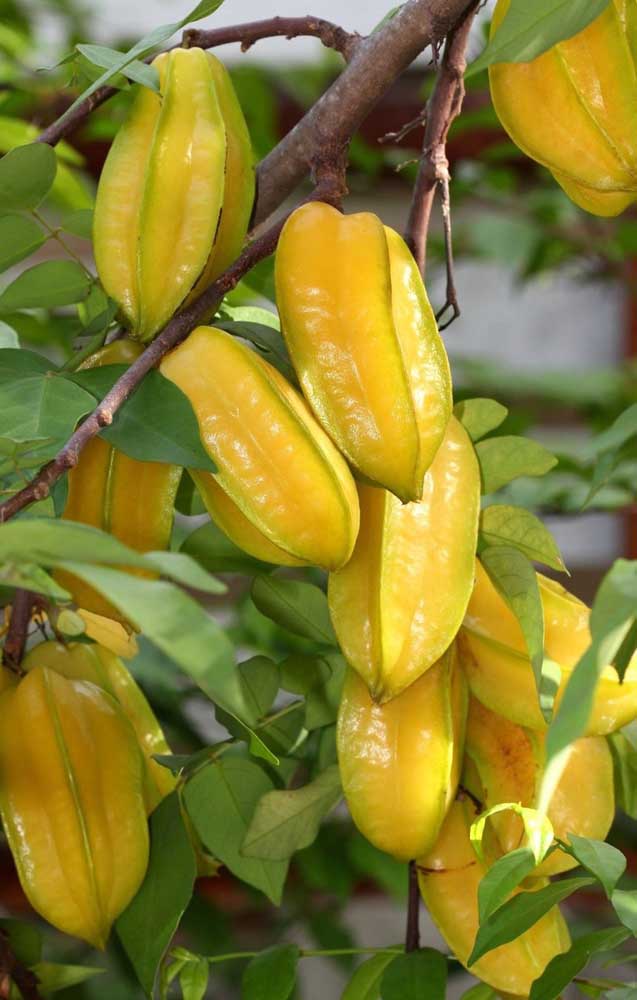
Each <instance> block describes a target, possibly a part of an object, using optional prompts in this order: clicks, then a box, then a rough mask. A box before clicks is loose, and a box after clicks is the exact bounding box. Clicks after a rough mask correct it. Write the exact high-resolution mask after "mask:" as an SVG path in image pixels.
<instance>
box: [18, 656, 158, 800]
mask: <svg viewBox="0 0 637 1000" xmlns="http://www.w3.org/2000/svg"><path fill="white" fill-rule="evenodd" d="M22 666H23V669H24V670H25V671H26V672H27V673H29V672H30V671H31V670H35V669H36V668H37V667H47V668H48V669H49V670H54V671H55V672H56V673H58V674H61V675H62V676H63V677H67V678H68V679H69V680H78V681H90V682H91V683H92V684H95V685H96V686H97V687H99V688H101V689H102V691H106V692H107V694H109V695H110V696H111V697H112V698H114V699H115V701H116V702H117V703H118V704H119V706H120V708H121V709H122V711H123V713H124V715H125V716H126V718H127V719H128V721H129V722H130V723H131V725H132V727H133V729H134V730H135V733H136V735H137V739H138V741H139V745H140V747H141V750H142V752H143V754H144V757H145V759H146V766H147V770H148V778H147V782H146V786H147V787H146V798H147V802H148V809H149V812H152V810H153V809H154V808H155V806H156V805H158V803H159V802H160V801H161V799H162V798H163V797H164V796H165V795H168V794H169V792H171V791H172V790H173V788H174V787H175V778H174V776H173V775H172V774H171V772H170V771H169V770H168V769H167V768H165V767H162V766H161V764H158V763H157V761H155V760H153V754H169V753H170V747H169V746H168V743H167V742H166V737H165V736H164V734H163V732H162V729H161V726H160V725H159V722H158V721H157V719H156V717H155V713H154V712H153V710H152V708H151V707H150V705H149V704H148V702H147V700H146V697H145V695H144V693H143V691H142V690H141V688H140V687H139V686H138V685H137V683H136V681H135V679H134V677H133V676H132V674H131V673H130V671H129V670H127V669H126V667H125V666H124V664H123V663H122V661H121V660H120V659H119V657H118V656H116V655H115V654H114V653H112V652H111V651H110V650H108V649H106V648H105V647H104V646H99V645H98V644H97V643H86V642H71V643H69V644H68V645H64V644H63V643H61V642H41V643H39V644H38V645H37V646H34V647H33V649H31V650H30V651H29V652H28V653H27V655H26V656H25V658H24V660H23V663H22Z"/></svg>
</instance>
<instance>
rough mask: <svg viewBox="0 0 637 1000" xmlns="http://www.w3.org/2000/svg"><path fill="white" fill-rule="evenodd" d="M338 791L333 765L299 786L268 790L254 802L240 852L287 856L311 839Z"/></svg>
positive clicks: (254, 855) (337, 774)
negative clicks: (291, 788)
mask: <svg viewBox="0 0 637 1000" xmlns="http://www.w3.org/2000/svg"><path fill="white" fill-rule="evenodd" d="M342 794H343V792H342V789H341V779H340V772H339V769H338V767H337V766H336V765H333V766H332V767H328V769H327V770H326V771H323V773H322V774H320V775H319V776H318V778H315V779H314V781H311V782H310V783H309V784H308V785H304V786H303V787H302V788H295V789H293V790H291V791H288V790H284V791H278V790H277V791H272V792H268V793H267V794H266V795H264V796H263V798H262V799H260V801H259V803H258V805H257V808H256V810H255V813H254V816H253V817H252V821H251V823H250V828H249V829H248V832H247V834H246V836H245V839H244V841H243V845H242V848H241V851H242V854H244V855H245V856H246V857H251V858H269V859H270V860H273V861H285V860H287V859H289V858H290V857H291V856H292V855H293V854H294V852H295V851H300V850H302V849H303V848H304V847H309V845H310V844H311V843H312V842H313V841H314V840H315V838H316V836H317V834H318V830H319V826H320V824H321V821H322V820H323V818H324V817H325V816H326V815H327V813H328V812H330V810H331V809H333V808H334V806H335V805H336V803H337V802H338V801H339V799H340V798H341V796H342Z"/></svg>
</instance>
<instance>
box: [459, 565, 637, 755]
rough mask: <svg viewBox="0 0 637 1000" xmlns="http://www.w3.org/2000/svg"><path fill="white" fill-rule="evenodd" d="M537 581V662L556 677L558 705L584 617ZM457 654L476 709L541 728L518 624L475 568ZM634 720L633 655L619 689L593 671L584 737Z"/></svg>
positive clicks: (610, 675) (583, 633)
mask: <svg viewBox="0 0 637 1000" xmlns="http://www.w3.org/2000/svg"><path fill="white" fill-rule="evenodd" d="M537 579H538V584H539V587H540V595H541V598H542V607H543V610H544V655H545V656H546V657H547V658H548V659H550V660H553V661H554V662H555V663H557V664H558V666H559V668H560V670H561V683H560V686H559V690H558V692H557V695H556V704H557V705H559V702H560V701H561V698H562V696H563V694H564V689H565V687H566V684H567V681H568V679H569V677H570V675H571V673H572V671H573V668H574V667H575V665H576V663H577V661H578V660H579V658H580V657H581V655H582V654H583V653H584V652H585V650H586V649H587V648H588V646H589V645H590V641H591V636H590V630H589V618H590V610H589V608H587V606H586V605H585V604H584V603H582V601H580V600H578V599H577V598H576V597H575V596H574V595H573V594H570V593H569V592H568V591H567V590H565V589H564V587H561V586H560V584H559V583H556V582H555V581H554V580H549V579H548V578H547V577H545V576H542V574H541V573H538V574H537ZM458 648H459V651H460V654H461V661H462V665H463V667H464V670H465V673H466V675H467V678H468V681H469V686H470V688H471V691H472V694H473V695H474V696H475V697H476V698H477V699H478V700H479V701H481V702H482V704H483V705H486V707H487V708H490V709H491V711H492V712H497V714H498V715H501V716H504V718H506V719H510V720H511V722H515V723H517V724H518V725H519V726H525V727H526V728H528V729H544V728H545V727H546V721H545V719H544V717H543V715H542V712H541V710H540V705H539V701H538V696H537V691H536V686H535V678H534V675H533V668H532V666H531V662H530V660H529V658H528V654H527V652H526V645H525V642H524V637H523V635H522V631H521V629H520V626H519V624H518V621H517V619H516V618H515V616H514V615H513V613H512V612H511V610H510V609H509V607H508V606H507V604H506V603H505V601H504V600H503V599H502V598H501V597H500V595H499V594H498V592H497V591H496V589H495V587H494V586H493V584H492V583H491V581H490V580H489V577H488V575H487V573H486V571H485V570H484V568H483V567H482V565H481V563H480V562H479V561H476V584H475V588H474V591H473V594H472V595H471V600H470V601H469V606H468V608H467V613H466V616H465V620H464V623H463V627H462V629H461V634H460V636H459V638H458ZM636 718H637V655H635V656H633V658H632V660H631V662H630V664H629V666H628V668H627V670H626V673H625V675H624V680H623V683H621V684H620V683H619V677H618V675H617V671H616V670H615V668H614V667H612V666H607V667H604V668H603V670H602V671H601V674H600V678H599V681H598V683H597V688H596V691H595V699H594V703H593V709H592V712H591V717H590V719H589V721H588V727H587V729H586V733H587V735H589V736H596V735H597V736H604V735H607V734H608V733H612V732H614V730H616V729H621V727H622V726H625V725H627V724H628V723H629V722H632V721H633V720H634V719H636Z"/></svg>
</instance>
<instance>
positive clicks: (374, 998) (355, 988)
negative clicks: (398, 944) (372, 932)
mask: <svg viewBox="0 0 637 1000" xmlns="http://www.w3.org/2000/svg"><path fill="white" fill-rule="evenodd" d="M394 958H395V956H394V955H393V954H392V953H391V952H390V953H389V954H384V953H383V952H382V951H380V952H378V954H377V955H372V957H371V958H368V959H367V961H366V962H363V963H362V965H359V967H358V968H357V970H356V972H355V973H354V975H353V976H352V978H351V979H350V981H349V983H348V984H347V986H346V987H345V990H344V992H343V995H342V997H341V1000H379V998H380V982H381V979H382V978H383V973H384V971H385V969H386V968H387V966H388V965H389V964H390V963H391V962H393V961H394Z"/></svg>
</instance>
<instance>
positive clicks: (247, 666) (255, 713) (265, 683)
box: [237, 656, 280, 725]
mask: <svg viewBox="0 0 637 1000" xmlns="http://www.w3.org/2000/svg"><path fill="white" fill-rule="evenodd" d="M237 671H238V673H239V677H240V679H241V686H242V688H243V691H244V699H245V703H246V706H247V708H248V715H247V717H246V718H247V721H248V722H249V723H250V724H251V725H256V724H257V722H259V721H260V720H261V719H262V718H263V716H264V715H265V714H266V713H267V712H268V711H269V710H270V708H271V707H272V702H273V701H274V699H275V698H276V694H277V691H278V690H279V681H280V674H279V668H278V666H277V664H276V663H275V662H274V660H270V659H268V657H267V656H253V657H251V658H250V659H249V660H244V661H243V663H240V664H239V666H238V667H237Z"/></svg>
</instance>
